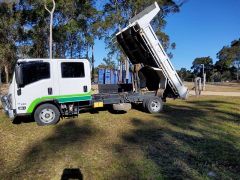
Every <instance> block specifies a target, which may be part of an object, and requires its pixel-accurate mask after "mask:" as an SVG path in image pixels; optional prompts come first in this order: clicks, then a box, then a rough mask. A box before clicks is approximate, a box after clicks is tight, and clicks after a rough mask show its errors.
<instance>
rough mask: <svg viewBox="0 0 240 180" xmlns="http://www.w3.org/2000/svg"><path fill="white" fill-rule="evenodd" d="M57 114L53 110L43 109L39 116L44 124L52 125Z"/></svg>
mask: <svg viewBox="0 0 240 180" xmlns="http://www.w3.org/2000/svg"><path fill="white" fill-rule="evenodd" d="M55 116H56V114H55V112H54V111H53V110H52V109H48V108H47V109H43V110H42V111H41V112H40V114H39V119H40V120H41V121H42V122H44V123H50V122H52V121H53V120H54V119H55Z"/></svg>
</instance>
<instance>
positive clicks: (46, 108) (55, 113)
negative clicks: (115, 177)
mask: <svg viewBox="0 0 240 180" xmlns="http://www.w3.org/2000/svg"><path fill="white" fill-rule="evenodd" d="M59 119H60V112H59V110H58V108H57V107H56V106H54V105H53V104H42V105H40V106H39V107H38V108H37V109H36V111H35V113H34V120H35V121H36V123H37V124H38V125H39V126H44V125H51V124H56V123H57V122H58V121H59Z"/></svg>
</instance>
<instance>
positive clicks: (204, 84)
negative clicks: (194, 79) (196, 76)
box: [201, 64, 206, 91]
mask: <svg viewBox="0 0 240 180" xmlns="http://www.w3.org/2000/svg"><path fill="white" fill-rule="evenodd" d="M201 65H202V68H203V71H202V72H203V73H202V76H203V86H202V90H203V91H205V87H206V74H205V72H204V64H201Z"/></svg>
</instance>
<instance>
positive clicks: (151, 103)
mask: <svg viewBox="0 0 240 180" xmlns="http://www.w3.org/2000/svg"><path fill="white" fill-rule="evenodd" d="M145 108H146V110H147V111H148V112H149V113H151V114H155V113H159V112H161V111H162V109H163V101H162V99H161V98H159V97H151V98H149V99H148V100H147V101H146V104H145Z"/></svg>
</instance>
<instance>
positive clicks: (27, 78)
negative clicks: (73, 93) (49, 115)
mask: <svg viewBox="0 0 240 180" xmlns="http://www.w3.org/2000/svg"><path fill="white" fill-rule="evenodd" d="M19 66H22V76H23V86H22V87H18V88H17V87H16V90H15V98H16V111H17V113H18V114H25V113H32V111H33V109H34V108H35V106H36V105H37V103H39V102H40V100H41V99H44V98H46V97H48V96H52V95H55V93H57V92H56V91H55V90H54V89H53V84H54V83H53V78H52V76H53V74H51V68H52V66H51V64H50V62H49V61H48V62H44V61H42V60H39V61H37V60H35V61H30V62H22V63H20V64H19Z"/></svg>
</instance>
